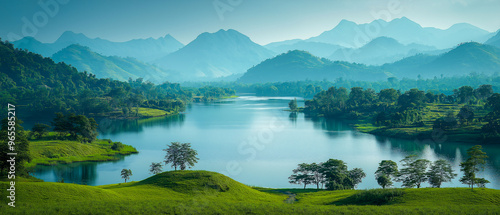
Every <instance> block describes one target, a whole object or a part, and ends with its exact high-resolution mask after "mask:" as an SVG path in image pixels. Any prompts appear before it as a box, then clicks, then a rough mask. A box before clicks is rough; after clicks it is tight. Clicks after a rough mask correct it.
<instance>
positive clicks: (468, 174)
mask: <svg viewBox="0 0 500 215" xmlns="http://www.w3.org/2000/svg"><path fill="white" fill-rule="evenodd" d="M482 148H483V147H482V146H480V145H476V146H473V147H471V148H470V149H468V150H467V155H469V158H468V159H467V160H466V161H465V162H462V163H460V170H461V171H463V172H464V176H463V177H462V178H460V182H462V183H463V184H467V185H469V186H470V187H471V189H474V184H480V185H481V186H483V187H484V185H485V184H486V183H489V181H488V180H486V179H484V178H476V173H478V172H480V171H483V170H484V165H485V164H486V159H487V158H488V156H487V155H486V153H485V152H483V151H482Z"/></svg>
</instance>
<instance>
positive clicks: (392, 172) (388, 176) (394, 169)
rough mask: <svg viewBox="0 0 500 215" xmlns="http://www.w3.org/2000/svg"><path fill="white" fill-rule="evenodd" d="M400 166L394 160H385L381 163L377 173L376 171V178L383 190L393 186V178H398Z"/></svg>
mask: <svg viewBox="0 0 500 215" xmlns="http://www.w3.org/2000/svg"><path fill="white" fill-rule="evenodd" d="M398 174H399V172H398V164H397V163H396V162H394V161H392V160H383V161H381V162H380V163H379V166H378V169H377V171H375V178H376V179H377V182H378V184H379V185H380V186H382V189H385V188H386V187H390V186H392V178H393V177H394V178H395V177H397V176H398Z"/></svg>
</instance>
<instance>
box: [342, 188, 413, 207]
mask: <svg viewBox="0 0 500 215" xmlns="http://www.w3.org/2000/svg"><path fill="white" fill-rule="evenodd" d="M404 194H405V192H404V191H403V190H401V189H372V190H363V191H360V192H357V193H356V194H354V195H352V196H349V197H347V198H345V199H343V200H341V201H337V202H335V204H336V205H386V204H388V203H393V202H394V201H395V199H396V197H401V196H403V195H404Z"/></svg>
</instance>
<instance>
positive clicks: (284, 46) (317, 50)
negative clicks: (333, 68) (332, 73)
mask: <svg viewBox="0 0 500 215" xmlns="http://www.w3.org/2000/svg"><path fill="white" fill-rule="evenodd" d="M264 47H266V48H268V49H270V50H272V51H274V52H276V53H285V52H288V51H293V50H302V51H307V52H309V53H311V54H313V55H315V56H318V57H325V58H326V57H329V56H330V55H332V54H333V53H334V52H335V51H336V50H338V49H340V48H343V47H342V46H339V45H333V44H328V43H320V42H307V41H303V40H300V39H297V40H287V41H283V42H275V43H270V44H267V45H265V46H264Z"/></svg>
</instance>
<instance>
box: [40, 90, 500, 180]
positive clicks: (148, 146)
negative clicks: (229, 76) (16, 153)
mask: <svg viewBox="0 0 500 215" xmlns="http://www.w3.org/2000/svg"><path fill="white" fill-rule="evenodd" d="M291 99H293V98H292V97H255V96H246V95H244V96H240V97H238V98H234V99H227V100H222V101H219V102H213V103H194V104H191V105H190V106H189V107H188V108H187V110H186V112H185V113H183V114H181V115H177V116H169V117H160V118H149V119H139V120H108V119H102V120H98V123H99V126H100V135H99V138H101V139H111V140H113V141H120V142H122V143H125V144H128V145H132V146H134V147H135V148H137V150H138V151H139V154H135V155H129V156H124V157H121V159H120V160H117V161H112V162H82V163H73V164H66V165H57V166H38V167H37V168H36V170H35V176H36V177H38V178H41V179H43V180H45V181H59V180H61V179H64V181H65V183H79V184H88V185H103V184H112V183H121V182H123V179H122V178H121V177H120V171H121V170H122V169H124V168H126V169H131V170H132V172H133V175H132V176H131V178H130V180H131V181H139V180H143V179H145V178H147V177H150V176H151V174H150V173H149V165H151V162H162V161H163V159H164V157H165V152H164V151H163V149H165V148H166V147H167V145H168V144H169V143H171V142H181V143H191V145H192V148H193V149H195V150H197V151H198V157H199V158H200V160H199V161H198V163H197V164H196V165H195V167H194V168H193V169H195V170H208V171H215V172H219V173H223V174H225V175H227V176H229V177H231V178H233V179H235V180H237V181H239V182H241V183H244V184H247V185H252V186H260V187H272V188H285V187H302V186H300V185H292V184H289V183H288V177H289V176H290V175H291V174H292V170H293V169H295V168H296V167H297V164H299V163H312V162H316V163H319V162H324V161H326V160H328V159H330V158H334V159H340V160H343V161H344V162H346V163H347V165H348V167H349V169H352V168H362V169H363V170H364V172H365V173H366V175H367V177H366V178H364V179H363V182H362V183H361V184H360V185H359V186H358V188H359V189H366V188H377V187H379V186H378V184H377V182H376V180H375V177H374V172H375V171H376V169H377V167H378V163H379V162H380V161H381V160H393V161H396V162H398V165H400V163H399V161H400V160H401V159H403V158H404V157H405V156H407V155H410V154H417V155H419V156H420V157H422V158H426V159H428V160H431V161H434V160H437V159H440V158H443V159H446V160H448V161H450V163H451V164H452V166H453V168H454V170H455V173H458V174H459V175H458V177H457V178H456V179H454V180H453V182H452V183H445V184H443V186H444V187H464V186H465V185H463V184H461V183H460V182H458V178H459V177H461V176H462V174H461V172H459V169H460V168H459V166H458V165H459V163H460V162H462V161H464V160H465V158H466V157H467V154H466V150H467V149H468V148H470V147H471V146H473V144H464V143H449V142H442V143H440V142H438V143H437V142H435V141H432V140H428V141H408V140H398V139H393V138H385V137H376V136H374V135H370V134H364V133H360V132H357V131H355V130H353V129H352V128H351V127H350V126H349V125H347V124H345V123H342V122H340V121H336V120H330V119H324V118H321V117H318V118H310V117H306V116H304V114H302V113H298V114H294V113H290V112H287V111H284V110H286V109H287V108H288V102H289V101H290V100H291ZM298 99H299V98H298ZM301 101H302V99H300V101H299V102H298V103H299V106H303V105H304V103H303V102H301ZM483 148H484V151H485V152H486V153H487V154H488V156H489V157H490V158H489V160H488V164H487V166H486V169H485V171H484V172H483V173H481V174H480V177H485V178H486V179H488V180H489V181H490V182H491V183H490V184H487V187H489V188H495V189H500V146H491V145H489V146H488V145H485V146H483ZM172 169H173V168H171V167H170V166H164V168H163V170H172ZM395 185H396V186H397V187H400V183H395ZM427 186H429V185H428V184H424V185H423V187H427ZM308 187H310V188H313V187H315V186H314V185H309V186H308Z"/></svg>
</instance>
